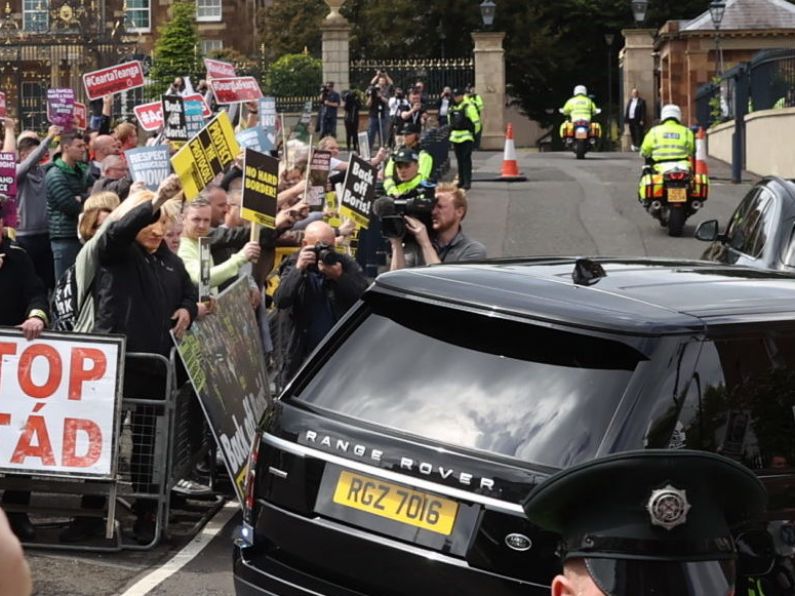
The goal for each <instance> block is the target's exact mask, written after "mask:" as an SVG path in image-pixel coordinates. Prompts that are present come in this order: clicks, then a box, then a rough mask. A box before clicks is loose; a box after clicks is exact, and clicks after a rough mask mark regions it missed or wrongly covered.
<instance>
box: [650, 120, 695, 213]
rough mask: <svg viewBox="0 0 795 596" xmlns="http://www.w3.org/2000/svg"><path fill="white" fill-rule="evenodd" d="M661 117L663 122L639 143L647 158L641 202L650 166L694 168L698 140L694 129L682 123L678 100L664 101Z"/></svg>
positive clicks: (660, 169) (658, 170) (656, 170)
mask: <svg viewBox="0 0 795 596" xmlns="http://www.w3.org/2000/svg"><path fill="white" fill-rule="evenodd" d="M660 120H661V123H660V124H658V125H657V126H655V127H653V128H652V129H651V130H650V131H649V132H647V133H646V136H645V137H643V143H642V144H641V146H640V154H641V155H642V156H643V157H644V158H645V159H646V166H645V167H644V169H643V177H642V178H641V185H640V191H639V193H640V194H639V199H640V201H641V202H643V201H644V200H645V194H644V188H645V183H646V182H645V180H644V177H645V176H648V175H649V174H650V173H652V172H649V168H651V169H652V171H653V173H655V174H662V173H663V172H665V171H666V170H668V169H670V168H673V167H679V168H683V169H688V170H690V169H692V163H691V159H692V158H693V156H694V154H695V151H696V140H695V137H694V135H693V131H692V130H690V129H689V128H688V127H686V126H684V125H683V124H682V110H681V109H680V108H679V106H677V105H675V104H668V105H665V106H663V107H662V110H661V111H660Z"/></svg>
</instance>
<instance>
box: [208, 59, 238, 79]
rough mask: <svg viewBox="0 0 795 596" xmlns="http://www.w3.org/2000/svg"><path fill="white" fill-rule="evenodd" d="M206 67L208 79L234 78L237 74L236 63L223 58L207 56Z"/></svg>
mask: <svg viewBox="0 0 795 596" xmlns="http://www.w3.org/2000/svg"><path fill="white" fill-rule="evenodd" d="M204 68H205V69H206V70H207V78H208V79H232V78H234V77H236V76H237V72H236V71H235V67H234V65H233V64H230V63H229V62H224V61H223V60H213V59H212V58H205V59H204Z"/></svg>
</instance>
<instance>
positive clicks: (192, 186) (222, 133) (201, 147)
mask: <svg viewBox="0 0 795 596" xmlns="http://www.w3.org/2000/svg"><path fill="white" fill-rule="evenodd" d="M238 153H240V146H239V145H238V144H237V139H235V132H234V130H232V123H231V122H230V121H229V114H227V113H226V112H220V113H219V114H218V115H217V116H216V117H215V118H213V119H212V120H210V122H208V123H207V126H205V127H204V128H202V129H201V131H199V134H197V135H196V136H195V137H193V138H192V139H191V140H190V141H188V142H187V143H185V145H183V146H182V148H181V149H180V150H179V151H177V152H176V153H175V154H174V156H173V157H172V158H171V165H172V166H173V167H174V172H175V173H176V174H177V175H178V176H179V179H180V180H181V181H182V189H183V191H184V192H185V198H186V199H187V200H188V201H192V200H193V199H195V198H196V196H197V195H198V194H199V193H200V192H201V191H202V189H204V187H205V186H207V185H208V184H209V183H210V182H212V179H213V178H215V177H216V176H217V175H218V174H220V173H221V172H223V171H224V169H225V168H226V166H228V165H229V164H231V163H232V162H233V161H235V158H236V157H237V155H238Z"/></svg>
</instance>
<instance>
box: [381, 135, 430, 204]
mask: <svg viewBox="0 0 795 596" xmlns="http://www.w3.org/2000/svg"><path fill="white" fill-rule="evenodd" d="M403 149H407V151H403V152H402V153H401V151H402V150H403ZM413 155H416V156H417V160H416V162H417V171H416V173H415V172H414V170H413V168H411V170H410V171H408V170H404V171H403V172H400V171H399V169H398V168H397V163H398V162H397V161H396V160H397V159H398V156H401V157H400V159H402V160H403V163H404V164H405V163H411V162H412V160H413V157H412V156H413ZM406 160H408V161H406ZM432 174H433V157H431V154H430V153H428V152H427V151H425V150H423V149H421V148H420V125H419V124H415V123H413V122H404V123H403V124H402V125H401V126H400V128H399V129H398V149H397V151H395V153H394V154H393V155H392V157H390V158H389V161H387V162H386V167H385V168H384V192H386V194H387V195H389V196H390V197H399V196H401V195H404V194H406V192H409V191H411V190H414V189H415V188H417V186H419V185H420V183H421V182H422V181H423V180H430V178H431V175H432ZM410 175H411V177H410V178H408V176H410Z"/></svg>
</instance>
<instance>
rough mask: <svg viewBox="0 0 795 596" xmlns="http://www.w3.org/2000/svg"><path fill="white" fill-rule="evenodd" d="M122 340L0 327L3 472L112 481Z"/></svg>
mask: <svg viewBox="0 0 795 596" xmlns="http://www.w3.org/2000/svg"><path fill="white" fill-rule="evenodd" d="M123 358H124V340H123V339H122V338H120V337H110V336H103V337H98V336H90V335H75V334H56V333H46V334H44V335H42V336H41V337H40V338H39V339H36V340H33V341H27V340H26V339H25V338H24V337H23V336H22V333H21V332H20V331H18V330H16V329H9V328H1V329H0V396H2V397H1V398H0V472H3V473H15V472H19V473H23V472H24V473H34V474H38V475H45V476H77V477H84V478H97V479H111V478H113V477H114V475H115V473H116V470H115V467H116V450H117V440H116V428H117V425H118V418H119V417H118V412H119V406H120V399H121V397H120V376H121V375H120V373H121V368H122V365H121V363H122V361H123Z"/></svg>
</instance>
